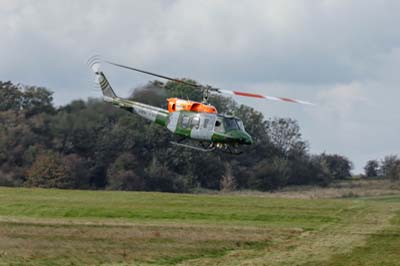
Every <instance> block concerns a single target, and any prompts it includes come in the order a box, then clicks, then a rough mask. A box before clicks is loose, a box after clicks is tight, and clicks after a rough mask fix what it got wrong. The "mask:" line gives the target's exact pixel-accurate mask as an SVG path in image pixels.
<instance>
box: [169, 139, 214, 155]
mask: <svg viewBox="0 0 400 266" xmlns="http://www.w3.org/2000/svg"><path fill="white" fill-rule="evenodd" d="M171 144H173V145H176V146H179V147H183V148H188V149H192V150H196V151H202V152H210V151H213V150H215V147H214V146H210V147H208V148H202V147H197V146H192V145H188V144H183V143H179V142H175V141H171Z"/></svg>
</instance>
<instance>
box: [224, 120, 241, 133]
mask: <svg viewBox="0 0 400 266" xmlns="http://www.w3.org/2000/svg"><path fill="white" fill-rule="evenodd" d="M224 124H225V130H226V131H231V130H239V129H240V127H239V125H238V123H237V122H236V119H235V118H225V119H224Z"/></svg>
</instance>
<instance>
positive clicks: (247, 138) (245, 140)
mask: <svg viewBox="0 0 400 266" xmlns="http://www.w3.org/2000/svg"><path fill="white" fill-rule="evenodd" d="M240 142H241V143H242V144H245V145H251V144H253V139H252V138H251V136H250V135H249V134H247V133H246V132H240Z"/></svg>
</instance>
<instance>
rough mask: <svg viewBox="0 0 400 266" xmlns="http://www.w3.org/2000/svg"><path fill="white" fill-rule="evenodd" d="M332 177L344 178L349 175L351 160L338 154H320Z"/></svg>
mask: <svg viewBox="0 0 400 266" xmlns="http://www.w3.org/2000/svg"><path fill="white" fill-rule="evenodd" d="M321 157H322V159H323V160H324V161H325V162H326V164H327V167H328V168H329V170H330V172H331V174H332V176H333V178H334V179H346V178H348V177H350V176H351V169H352V168H353V164H352V162H351V161H350V160H349V159H347V158H346V157H345V156H342V155H338V154H325V153H323V154H321Z"/></svg>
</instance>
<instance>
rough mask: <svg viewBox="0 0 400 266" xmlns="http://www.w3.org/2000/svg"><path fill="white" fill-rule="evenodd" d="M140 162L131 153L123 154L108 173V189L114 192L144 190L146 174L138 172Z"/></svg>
mask: <svg viewBox="0 0 400 266" xmlns="http://www.w3.org/2000/svg"><path fill="white" fill-rule="evenodd" d="M139 169H140V162H139V161H138V160H137V159H136V157H135V156H134V155H132V154H130V153H122V154H121V155H120V156H119V157H118V158H117V159H116V160H115V162H114V163H113V164H112V165H111V166H110V168H109V169H108V171H107V188H108V189H113V190H144V188H145V181H144V176H143V175H144V173H143V172H138V170H139Z"/></svg>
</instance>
